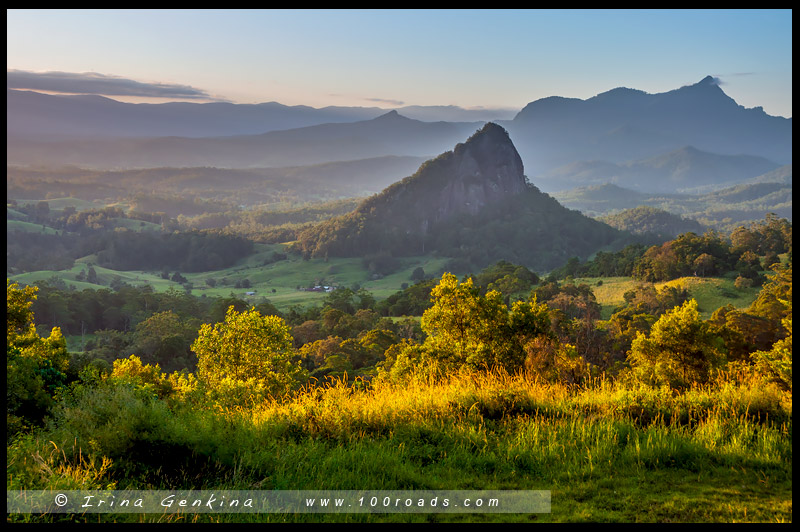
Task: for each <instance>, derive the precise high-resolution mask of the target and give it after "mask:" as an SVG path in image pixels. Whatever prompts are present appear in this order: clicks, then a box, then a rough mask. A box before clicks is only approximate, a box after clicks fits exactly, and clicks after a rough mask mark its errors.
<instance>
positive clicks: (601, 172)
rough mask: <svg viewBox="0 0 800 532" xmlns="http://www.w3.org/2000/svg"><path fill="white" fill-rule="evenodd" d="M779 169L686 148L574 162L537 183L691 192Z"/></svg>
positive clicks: (557, 186)
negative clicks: (616, 160) (620, 159)
mask: <svg viewBox="0 0 800 532" xmlns="http://www.w3.org/2000/svg"><path fill="white" fill-rule="evenodd" d="M776 168H778V165H777V164H775V163H773V162H771V161H768V160H767V159H764V158H763V157H756V156H752V155H719V154H715V153H709V152H704V151H700V150H698V149H697V148H694V147H693V146H684V147H682V148H679V149H677V150H674V151H671V152H669V153H664V154H661V155H657V156H654V157H649V158H647V159H641V160H637V161H628V162H624V163H611V162H608V161H581V162H576V163H571V164H567V165H564V166H562V167H559V168H556V169H554V170H552V171H550V172H548V173H547V174H545V175H543V176H541V177H540V178H539V179H538V180H537V182H538V183H539V184H540V186H541V187H542V188H543V189H544V190H548V191H551V190H552V191H558V190H565V189H569V188H574V187H578V186H590V185H595V184H601V183H613V184H616V185H619V186H621V187H624V188H629V189H633V190H640V191H643V192H689V191H691V190H702V189H703V188H705V189H713V188H724V187H727V186H732V185H734V184H737V183H742V182H744V181H747V180H748V179H752V178H755V177H757V176H760V175H762V174H764V173H766V172H770V171H772V170H775V169H776Z"/></svg>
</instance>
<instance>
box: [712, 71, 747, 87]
mask: <svg viewBox="0 0 800 532" xmlns="http://www.w3.org/2000/svg"><path fill="white" fill-rule="evenodd" d="M755 74H756V72H730V73H728V74H716V75H715V76H714V79H715V80H716V82H717V85H727V84H728V82H727V81H723V80H722V79H721V78H733V77H742V76H754V75H755Z"/></svg>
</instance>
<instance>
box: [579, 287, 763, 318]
mask: <svg viewBox="0 0 800 532" xmlns="http://www.w3.org/2000/svg"><path fill="white" fill-rule="evenodd" d="M575 283H576V284H581V283H584V284H587V285H588V286H589V287H590V288H591V289H592V292H594V295H595V297H596V298H597V302H598V303H599V304H600V307H601V311H600V312H601V318H602V319H608V318H609V317H611V314H612V313H613V312H614V309H615V308H617V307H619V306H623V305H624V304H625V298H624V295H625V292H627V291H628V290H632V289H634V288H636V287H637V286H639V285H641V284H644V283H642V282H641V281H637V280H636V279H633V278H631V277H581V278H577V279H575ZM598 283H600V284H599V285H598ZM733 283H734V280H733V279H730V278H727V277H681V278H680V279H675V280H672V281H668V282H665V283H655V287H656V289H657V290H661V289H662V288H663V287H665V286H674V287H676V288H686V289H687V291H688V292H689V297H690V298H694V299H696V300H697V304H698V310H699V311H700V315H701V317H702V318H703V319H708V318H710V317H711V314H712V313H713V312H714V311H715V310H717V309H718V308H720V307H723V306H725V305H728V304H731V305H733V306H734V307H736V308H737V309H745V308H747V307H749V306H750V304H751V303H752V302H753V301H755V299H756V297H757V296H758V292H759V291H760V290H761V287H757V286H756V287H749V288H736V287H734V285H733Z"/></svg>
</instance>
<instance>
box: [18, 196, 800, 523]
mask: <svg viewBox="0 0 800 532" xmlns="http://www.w3.org/2000/svg"><path fill="white" fill-rule="evenodd" d="M42 210H43V208H42ZM73 216H75V213H72V214H71V215H70V216H68V217H66V219H64V217H61V218H59V219H61V220H63V222H64V223H66V224H68V223H73V224H74V225H72V226H71V227H72V228H73V229H76V228H77V229H79V228H80V227H87V226H88V225H91V224H99V225H98V227H95V228H94V229H92V228H91V227H88V228H86V229H84V233H83V235H82V236H79V235H81V231H80V230H77V231H75V232H70V233H67V234H68V236H69V235H76V238H77V239H78V240H81V241H82V244H81V245H84V246H85V245H89V246H90V247H88V248H87V247H84V248H81V249H80V251H75V252H74V253H75V254H74V255H73V256H75V257H78V256H79V255H80V253H84V252H86V251H87V250H89V251H95V257H96V264H97V265H98V267H100V265H101V264H106V265H109V264H111V265H113V266H115V267H118V268H120V269H127V268H136V267H138V266H141V264H140V263H137V262H136V261H137V260H145V261H147V260H151V259H152V261H155V262H157V264H155V266H157V267H156V268H155V271H158V270H163V271H162V272H161V273H162V276H166V277H168V278H171V280H172V281H173V284H174V286H173V287H171V288H169V289H167V290H156V289H154V287H153V286H147V285H144V286H134V285H131V284H128V283H125V282H122V281H119V280H118V281H116V282H115V283H114V282H112V284H111V285H110V286H101V285H97V286H95V288H91V289H88V288H87V289H82V290H77V289H75V288H71V287H69V286H67V284H66V283H65V282H64V281H63V280H61V279H59V278H52V279H50V280H48V281H39V282H37V283H35V285H21V284H19V283H17V282H13V281H11V280H8V281H7V316H8V318H7V321H8V332H7V362H8V364H7V367H8V373H7V385H8V398H9V403H8V411H7V442H8V456H9V466H8V479H9V480H8V486H9V489H18V488H24V489H79V488H80V489H112V488H122V487H125V488H140V489H173V488H187V489H188V488H197V489H199V488H202V487H220V486H224V487H229V488H231V489H245V488H247V487H250V486H259V487H260V488H261V489H304V488H308V489H311V488H312V487H314V486H317V485H319V484H320V483H325V485H326V486H330V487H331V488H332V489H333V488H335V489H356V488H359V489H361V488H364V487H365V485H366V486H367V487H372V488H375V489H442V488H445V487H452V486H453V485H458V486H464V487H477V486H490V487H497V488H500V487H513V488H514V489H558V490H559V494H560V497H559V498H558V499H556V500H555V502H554V504H555V507H554V510H553V513H552V514H549V515H534V516H530V515H513V516H505V517H504V518H503V519H507V520H512V521H515V520H516V521H524V522H530V519H534V520H545V521H547V520H550V519H556V520H558V519H560V518H561V517H563V516H564V515H565V512H566V508H568V507H570V508H571V507H575V506H576V507H577V508H578V509H579V512H580V516H581V518H582V519H588V520H602V519H610V520H630V519H631V518H632V517H633V516H636V519H641V520H663V519H670V520H672V519H678V520H712V521H719V520H724V521H730V520H791V423H792V422H791V411H792V407H791V404H792V403H791V397H792V378H791V358H792V357H791V341H792V336H791V321H792V317H791V316H792V312H791V307H792V305H791V301H792V299H791V279H792V247H791V242H792V239H791V223H790V222H788V221H787V220H785V219H782V218H778V217H777V216H773V215H770V216H767V217H766V218H765V219H764V220H762V221H760V222H756V223H752V224H750V225H749V226H740V227H739V228H737V229H736V230H735V231H733V232H732V233H730V234H722V233H717V232H714V231H708V232H706V233H704V234H702V235H698V234H696V233H693V232H689V233H683V234H681V235H679V236H677V237H676V238H674V239H671V240H667V241H665V242H663V243H659V244H655V245H649V246H648V245H645V244H634V245H630V246H628V247H625V248H624V249H621V250H619V251H616V252H599V253H597V254H596V255H595V256H594V257H592V258H591V259H588V260H585V261H583V262H582V261H581V260H580V259H578V258H572V259H570V260H569V261H567V262H566V264H564V265H563V266H562V267H560V268H556V269H554V270H552V271H550V272H549V273H548V274H547V275H544V274H537V273H536V272H534V271H532V270H531V269H529V268H527V267H525V266H522V265H520V264H515V263H513V262H509V261H500V262H497V263H495V264H491V265H489V266H487V267H485V268H483V269H481V270H479V271H478V272H477V273H472V274H470V273H467V274H463V275H461V276H460V277H459V276H456V275H454V274H452V273H449V272H448V271H446V270H442V271H440V272H425V271H424V270H423V269H422V268H421V267H418V268H416V269H414V271H413V272H411V274H410V276H409V278H408V281H409V282H406V283H403V284H404V287H403V288H402V289H401V290H399V291H397V292H395V293H394V294H392V295H390V296H389V297H385V298H384V297H376V296H375V295H374V294H372V293H370V292H369V291H368V290H366V289H364V288H361V287H358V286H352V287H338V289H336V290H333V291H332V292H330V293H327V294H325V295H324V298H323V299H322V300H321V304H320V305H307V306H301V305H292V306H289V307H288V308H287V307H284V308H278V307H277V306H275V305H274V304H272V303H271V302H270V301H269V300H268V299H262V300H261V302H260V303H258V304H252V303H251V302H250V301H248V300H247V299H246V298H242V297H240V296H236V295H235V294H234V293H233V292H231V294H230V296H228V297H209V296H206V295H205V294H202V295H200V296H198V295H194V294H193V293H192V290H191V289H190V288H189V287H187V285H186V279H185V278H182V276H181V275H180V273H179V272H178V271H175V270H176V269H180V271H185V272H187V274H188V272H189V271H190V270H191V269H192V265H191V264H188V263H181V262H178V261H176V260H175V259H172V258H171V257H178V256H181V257H184V259H185V258H186V257H187V256H191V257H193V260H199V261H200V262H199V263H195V265H196V267H197V268H198V269H213V268H216V267H218V266H219V264H217V263H216V262H213V261H216V260H222V258H223V257H224V258H225V260H231V261H234V260H235V258H236V257H240V256H243V255H246V254H247V253H248V252H250V251H251V248H248V245H247V242H248V241H246V240H245V239H241V240H240V237H237V236H236V235H224V234H214V233H202V232H198V233H161V232H155V231H154V232H146V231H141V232H137V231H124V230H123V231H120V230H114V229H112V230H111V231H108V230H107V229H108V227H106V228H105V229H106V230H100V229H102V228H103V224H104V220H108V219H114V216H116V214H115V212H112V211H107V212H98V213H95V214H89V215H83V216H82V217H81V218H80V220H78V219H77V218H76V219H75V220H74V221H73V222H70V221H69V220H70V219H72V217H73ZM141 221H142V222H145V223H154V221H150V220H141ZM51 223H52V220H51ZM112 226H113V224H112ZM56 227H57V226H56ZM55 230H58V229H55ZM62 230H63V229H62ZM32 234H35V233H31V235H32ZM109 235H110V236H109ZM47 236H53V237H54V238H59V239H61V238H64V234H59V235H55V234H54V235H48V234H41V235H39V236H38V238H45V237H47ZM86 237H88V238H86ZM103 238H107V239H108V238H110V239H111V240H103ZM95 239H97V240H95ZM31 241H33V242H36V240H31ZM87 242H88V243H89V244H86V243H87ZM94 242H103V245H99V244H92V243H94ZM12 244H13V242H12V241H9V246H12ZM41 245H42V249H44V248H46V247H47V245H48V244H46V243H43V244H41ZM91 245H95V246H97V247H95V248H92V247H91ZM249 245H250V246H252V243H251V244H249ZM181 246H185V247H181ZM76 249H77V248H76ZM170 249H177V250H180V251H181V253H179V254H176V255H171V254H170V253H169V252H168V250H170ZM192 250H197V251H196V252H194V253H195V254H194V255H192V254H191V253H193V251H192ZM151 252H152V253H153V255H148V253H151ZM156 255H159V256H160V258H159V259H155V258H154V257H155V256H156ZM67 256H69V255H68V254H67ZM214 256H217V257H219V259H212V257H214ZM198 257H199V258H198ZM286 258H287V256H286V255H281V254H279V253H277V252H276V253H275V254H274V255H273V258H272V259H270V260H276V261H281V260H286ZM378 259H379V258H378V257H374V258H373V259H369V260H368V259H365V260H364V261H363V267H364V269H365V271H373V272H375V271H379V270H381V269H388V270H392V269H393V268H397V267H399V266H398V264H399V262H398V260H399V259H394V262H393V261H392V260H389V263H386V260H388V259H391V256H387V257H386V258H385V259H386V260H383V261H381V260H378ZM204 260H207V261H212V262H210V263H205V262H202V261H204ZM158 261H160V262H158ZM390 263H391V264H390ZM451 263H452V261H451ZM10 266H11V265H10ZM87 266H88V267H87V268H86V270H82V271H81V272H80V275H84V276H85V277H83V279H84V280H85V281H87V282H89V283H91V282H92V279H93V278H96V273H95V274H92V272H93V271H94V269H93V267H92V263H89V264H88V265H87ZM16 267H19V268H21V269H24V267H23V265H22V264H17V265H16ZM149 267H150V268H151V269H152V268H153V267H154V264H153V263H152V262H151V263H150V265H149ZM170 271H174V273H172V274H170ZM620 276H627V277H629V278H630V279H632V280H633V281H635V282H634V283H632V284H631V285H629V286H630V288H629V289H628V290H627V291H625V293H624V296H623V302H621V303H620V304H618V305H616V306H615V307H614V308H610V309H606V310H604V307H602V306H601V304H600V303H599V302H598V300H597V297H596V295H595V292H596V291H598V290H600V289H601V288H602V287H603V284H604V283H603V280H606V281H607V282H608V283H610V282H612V281H613V280H614V279H616V278H618V277H620ZM712 276H713V277H717V278H724V279H728V280H729V282H731V284H730V286H731V288H730V289H732V290H734V291H748V290H749V291H754V290H755V292H753V293H754V294H755V297H754V298H753V300H752V302H751V303H750V304H749V305H747V306H746V307H734V306H733V305H730V304H728V305H723V306H720V307H719V308H715V309H711V310H713V312H711V315H710V317H708V318H705V319H704V318H703V317H702V316H701V313H700V310H699V308H698V301H697V300H696V299H695V298H694V297H692V296H691V295H690V293H689V290H688V289H687V286H688V285H687V284H685V283H684V284H681V280H682V279H691V278H697V279H703V278H706V277H712ZM588 278H591V279H593V281H591V282H590V283H587V282H584V281H583V280H582V279H588ZM658 283H661V284H658ZM704 305H705V306H706V307H707V306H708V305H707V304H706V303H704ZM706 310H708V309H706ZM604 314H605V316H604ZM67 338H71V344H72V345H73V347H72V348H68V347H67V345H68V344H67ZM31 457H34V458H33V459H32V458H31ZM312 464H317V465H314V466H312ZM733 465H735V467H732V466H733ZM645 471H647V472H648V474H649V475H656V476H657V478H659V479H662V481H666V482H670V483H671V484H673V485H674V486H676V487H675V489H674V490H673V491H672V493H673V496H674V497H676V498H675V499H670V500H666V499H664V497H665V495H663V494H660V493H657V492H653V491H652V490H651V489H650V488H648V483H647V482H648V481H646V480H645V477H643V476H642V474H643V472H645ZM687 475H689V476H694V477H697V479H698V480H697V481H696V482H694V481H693V482H692V483H691V485H689V484H685V482H684V479H685V478H686V477H687ZM603 479H606V480H603ZM610 479H613V480H610ZM764 479H767V480H765V481H763V482H762V480H764ZM722 486H733V489H734V490H735V492H736V494H737V497H738V498H739V499H740V500H741V501H742V506H741V508H733V507H731V506H730V505H728V504H725V503H724V502H722V501H719V500H717V499H715V498H714V496H713V495H712V494H713V493H714V490H716V489H719V488H720V487H722ZM745 486H747V488H745ZM698 487H699V489H700V493H699V494H698V493H697V491H696V490H697V489H698ZM617 489H624V490H625V494H626V495H625V504H624V505H620V504H615V503H614V501H615V499H616V496H615V495H614V493H615V492H616V490H617ZM700 503H702V504H700ZM701 507H702V509H701ZM571 515H575V514H574V513H572V514H571ZM559 516H561V517H559ZM115 518H118V519H122V520H124V519H125V517H123V516H122V515H121V514H120V515H118V516H116V517H115ZM217 518H219V516H217ZM222 518H223V519H226V520H227V519H238V520H247V519H248V517H247V516H243V515H238V516H234V515H231V516H226V517H222ZM273 518H274V519H279V518H280V517H279V516H274V517H270V518H269V519H273ZM329 518H330V516H329ZM406 518H407V519H409V520H419V519H423V520H433V521H437V520H448V519H449V518H448V517H447V516H446V515H433V514H430V515H427V516H426V515H422V516H420V515H409V516H407V517H406ZM497 518H498V517H497V516H496V515H495V516H493V517H491V519H497ZM43 519H45V520H56V521H57V520H59V517H58V516H56V515H51V516H44V517H43ZM293 519H299V520H312V521H313V520H314V519H315V517H313V516H304V517H298V516H295V517H294V518H293ZM317 519H318V518H317ZM363 519H366V520H367V521H380V520H381V519H382V518H381V517H380V516H376V515H371V516H366V517H363ZM487 519H490V518H489V517H488V514H487Z"/></svg>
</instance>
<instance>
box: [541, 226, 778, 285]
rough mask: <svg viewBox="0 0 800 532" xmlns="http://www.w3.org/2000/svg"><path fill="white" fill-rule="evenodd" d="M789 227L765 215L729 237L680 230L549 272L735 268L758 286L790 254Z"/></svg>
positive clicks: (655, 277)
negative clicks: (654, 241) (663, 238)
mask: <svg viewBox="0 0 800 532" xmlns="http://www.w3.org/2000/svg"><path fill="white" fill-rule="evenodd" d="M791 250H792V225H791V223H790V222H789V221H787V220H786V219H783V218H778V217H777V216H775V215H772V214H771V215H768V216H767V217H766V218H765V220H764V221H763V222H760V223H753V224H751V225H750V227H744V226H741V227H739V228H738V229H736V230H735V231H733V233H731V235H730V237H729V238H728V237H725V236H723V235H721V234H719V233H716V232H714V231H708V232H706V233H704V234H702V235H698V234H696V233H693V232H689V233H683V234H681V235H679V236H678V237H677V238H674V239H672V240H669V241H667V242H664V243H662V244H660V245H654V246H650V247H646V246H644V245H642V244H632V245H629V246H627V247H626V248H624V249H623V250H621V251H618V252H599V253H597V255H596V256H595V257H594V258H593V259H592V260H590V261H587V262H585V263H583V264H581V263H580V261H579V260H578V259H577V258H571V259H570V260H569V261H567V263H566V264H565V265H564V266H562V267H561V268H558V269H557V270H554V271H553V272H551V277H552V278H556V279H557V278H564V277H567V276H572V277H578V276H581V277H616V276H632V277H635V278H637V279H640V280H642V281H647V282H661V281H669V280H672V279H676V278H679V277H684V276H698V277H707V276H715V275H722V274H727V273H730V272H736V273H737V274H738V275H739V276H740V277H741V278H742V279H749V280H750V281H751V282H750V283H749V284H751V285H753V284H754V285H756V286H757V285H760V284H761V282H762V281H763V278H762V277H761V276H760V274H759V272H760V271H762V270H766V269H768V268H769V267H770V266H771V265H772V264H774V263H776V262H778V255H779V254H782V253H789V254H791Z"/></svg>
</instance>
